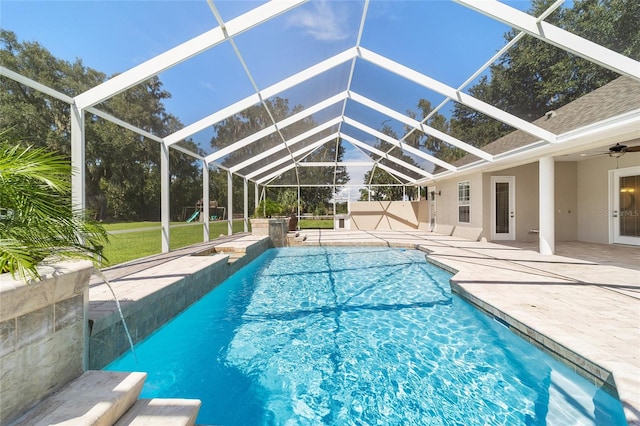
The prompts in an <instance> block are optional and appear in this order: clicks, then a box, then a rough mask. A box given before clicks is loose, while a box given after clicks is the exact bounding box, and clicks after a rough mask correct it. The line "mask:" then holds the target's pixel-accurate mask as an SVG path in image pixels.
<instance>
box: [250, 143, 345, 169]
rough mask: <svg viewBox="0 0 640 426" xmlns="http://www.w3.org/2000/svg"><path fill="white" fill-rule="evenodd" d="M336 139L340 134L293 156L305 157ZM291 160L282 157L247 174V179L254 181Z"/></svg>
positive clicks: (306, 147) (289, 157) (303, 149)
mask: <svg viewBox="0 0 640 426" xmlns="http://www.w3.org/2000/svg"><path fill="white" fill-rule="evenodd" d="M336 137H338V133H334V134H333V135H329V136H327V137H324V138H322V139H320V140H319V141H317V142H314V143H312V144H311V145H309V146H305V147H304V148H302V149H300V150H298V151H296V152H294V153H292V156H293V157H294V158H295V157H298V156H300V155H304V154H305V153H307V152H310V151H313V150H314V149H316V148H318V147H320V146H322V145H324V144H325V143H327V142H330V141H332V140H335V138H336ZM290 160H291V156H289V155H286V156H284V157H282V158H280V159H278V160H275V161H272V162H271V163H269V164H267V165H266V166H264V167H261V168H260V169H258V170H255V171H253V172H251V173H249V174H247V179H252V178H254V177H256V176H259V175H261V174H262V173H265V172H267V171H269V170H271V169H273V168H274V167H276V166H279V165H280V164H282V163H286V162H287V161H290Z"/></svg>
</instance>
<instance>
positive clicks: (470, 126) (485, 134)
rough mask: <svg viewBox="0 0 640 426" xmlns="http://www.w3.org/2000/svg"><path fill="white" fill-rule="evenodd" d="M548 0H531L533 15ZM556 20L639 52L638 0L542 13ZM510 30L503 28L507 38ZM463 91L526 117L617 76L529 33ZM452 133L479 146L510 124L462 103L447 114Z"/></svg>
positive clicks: (626, 51)
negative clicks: (449, 116) (548, 14)
mask: <svg viewBox="0 0 640 426" xmlns="http://www.w3.org/2000/svg"><path fill="white" fill-rule="evenodd" d="M552 3H553V1H552V0H534V1H533V4H532V7H531V9H530V11H529V13H530V14H531V15H534V16H538V15H540V14H541V13H542V12H543V11H544V10H546V9H547V8H548V7H549V6H550V5H551V4H552ZM547 22H550V23H552V24H554V25H556V26H559V27H561V28H563V29H565V30H568V31H570V32H573V33H575V34H577V35H580V36H581V37H584V38H586V39H588V40H591V41H593V42H596V43H599V44H601V45H603V46H606V47H608V48H610V49H612V50H614V51H617V52H619V53H622V54H623V55H626V56H629V57H631V58H633V59H636V60H638V59H639V58H640V29H639V28H640V27H638V22H640V2H637V1H630V0H575V1H574V2H573V7H571V8H564V9H560V10H559V11H557V12H555V13H554V14H552V15H551V16H550V17H549V18H547ZM515 35H516V31H514V30H512V31H510V32H508V33H507V34H505V39H506V40H507V41H510V40H511V39H513V37H515ZM489 71H490V76H489V77H487V76H484V77H482V79H481V80H480V82H479V83H477V84H476V85H475V86H473V87H471V88H470V89H469V93H470V94H471V95H472V96H474V97H476V98H478V99H481V100H483V101H485V102H488V103H490V104H492V105H495V106H496V107H498V108H500V109H502V110H504V111H507V112H509V113H511V114H514V115H516V116H518V117H520V118H523V119H525V120H527V121H533V120H536V119H538V118H540V117H542V116H543V115H544V114H545V113H546V112H548V111H550V110H554V109H557V108H560V107H561V106H563V105H566V104H567V103H569V102H571V101H573V100H575V99H577V98H579V97H580V96H583V95H585V94H587V93H589V92H591V91H593V90H595V89H597V88H598V87H600V86H602V85H604V84H606V83H608V82H610V81H611V80H613V79H615V78H616V77H618V75H617V74H616V73H614V72H613V71H610V70H608V69H606V68H603V67H601V66H599V65H596V64H594V63H592V62H589V61H587V60H585V59H582V58H580V57H578V56H576V55H574V54H571V53H569V52H566V51H565V50H563V49H560V48H557V47H554V46H552V45H550V44H548V43H546V42H544V41H541V40H538V39H536V38H534V37H531V36H525V37H523V38H522V39H521V40H520V41H518V43H517V44H516V45H515V46H514V47H512V48H511V49H510V50H509V51H508V52H507V53H506V54H505V55H503V56H502V57H501V58H500V59H499V61H498V62H497V63H496V64H494V65H492V66H491V67H490V70H489ZM451 128H452V135H453V136H456V137H458V138H460V139H462V140H464V141H465V142H467V143H470V144H471V145H475V146H478V147H481V146H483V145H485V144H487V143H489V142H492V141H494V140H496V139H498V138H499V137H501V136H503V135H505V134H506V133H509V132H510V131H512V130H513V129H512V128H510V127H509V126H507V125H504V124H502V123H500V122H498V121H497V120H494V119H491V118H489V117H487V116H485V115H484V114H481V113H479V112H477V111H474V110H472V109H470V108H468V107H466V106H464V105H462V104H456V105H455V109H454V112H453V117H452V119H451Z"/></svg>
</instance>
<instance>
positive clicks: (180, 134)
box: [164, 94, 260, 145]
mask: <svg viewBox="0 0 640 426" xmlns="http://www.w3.org/2000/svg"><path fill="white" fill-rule="evenodd" d="M259 103H260V96H258V95H256V94H254V95H250V96H247V97H246V98H244V99H242V100H241V101H238V102H236V103H234V104H232V105H229V106H228V107H226V108H223V109H221V110H218V111H216V112H215V113H213V114H211V115H209V116H207V117H205V118H203V119H200V120H198V121H196V122H195V123H192V124H190V125H188V126H186V127H183V128H182V129H180V130H178V131H177V132H174V133H172V134H170V135H168V136H166V137H165V138H164V140H165V142H166V143H167V144H169V145H173V144H174V143H177V142H180V141H181V140H184V139H186V138H188V137H190V136H193V135H194V134H196V133H198V132H199V131H201V130H204V129H206V128H207V127H211V126H213V125H214V124H216V123H217V122H219V121H222V120H224V119H225V118H228V117H231V116H232V115H234V114H237V113H239V112H241V111H244V110H245V109H247V108H250V107H252V106H253V105H257V104H259Z"/></svg>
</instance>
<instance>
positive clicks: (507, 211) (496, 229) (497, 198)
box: [491, 176, 516, 240]
mask: <svg viewBox="0 0 640 426" xmlns="http://www.w3.org/2000/svg"><path fill="white" fill-rule="evenodd" d="M515 187H516V178H515V176H491V239H492V240H515V239H516V201H515V200H516V197H515Z"/></svg>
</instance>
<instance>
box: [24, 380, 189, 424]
mask: <svg viewBox="0 0 640 426" xmlns="http://www.w3.org/2000/svg"><path fill="white" fill-rule="evenodd" d="M146 378H147V374H146V373H124V372H114V371H103V370H89V371H85V372H84V373H83V374H82V376H80V377H78V378H77V379H75V380H73V381H71V382H70V383H68V384H67V385H66V386H64V387H63V388H62V389H60V390H59V391H56V392H55V393H53V394H52V395H50V396H49V397H48V398H46V399H45V400H44V401H42V402H40V403H39V404H38V405H37V406H35V407H34V408H33V409H32V410H31V411H29V412H27V413H26V414H24V415H23V416H22V417H21V418H19V419H18V420H16V421H15V422H14V423H12V426H27V425H28V426H45V425H53V424H60V425H62V424H64V425H73V426H114V425H118V426H125V425H135V426H141V425H160V426H162V425H167V426H168V425H193V424H194V423H195V419H196V417H197V415H198V411H199V409H200V401H199V400H186V399H159V398H157V399H151V400H148V399H140V400H138V397H139V395H140V391H142V386H143V384H144V381H145V379H146Z"/></svg>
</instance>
